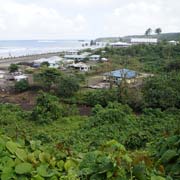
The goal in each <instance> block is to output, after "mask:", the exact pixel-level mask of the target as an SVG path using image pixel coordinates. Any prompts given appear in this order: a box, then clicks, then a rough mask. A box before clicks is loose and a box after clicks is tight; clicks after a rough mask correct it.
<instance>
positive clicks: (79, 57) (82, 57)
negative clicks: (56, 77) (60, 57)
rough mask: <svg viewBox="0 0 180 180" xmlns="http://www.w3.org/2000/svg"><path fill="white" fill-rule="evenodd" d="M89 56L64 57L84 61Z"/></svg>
mask: <svg viewBox="0 0 180 180" xmlns="http://www.w3.org/2000/svg"><path fill="white" fill-rule="evenodd" d="M86 58H87V56H86V55H65V56H64V59H72V60H75V61H84V60H85V59H86Z"/></svg>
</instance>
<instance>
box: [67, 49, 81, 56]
mask: <svg viewBox="0 0 180 180" xmlns="http://www.w3.org/2000/svg"><path fill="white" fill-rule="evenodd" d="M78 53H79V51H78V50H69V51H65V55H78Z"/></svg>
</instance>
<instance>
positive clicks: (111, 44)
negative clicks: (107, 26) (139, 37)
mask: <svg viewBox="0 0 180 180" xmlns="http://www.w3.org/2000/svg"><path fill="white" fill-rule="evenodd" d="M131 45H132V44H130V43H126V42H116V43H110V46H111V47H113V48H121V47H129V46H131Z"/></svg>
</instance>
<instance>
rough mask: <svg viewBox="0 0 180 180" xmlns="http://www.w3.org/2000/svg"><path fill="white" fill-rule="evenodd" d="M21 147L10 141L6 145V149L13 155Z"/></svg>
mask: <svg viewBox="0 0 180 180" xmlns="http://www.w3.org/2000/svg"><path fill="white" fill-rule="evenodd" d="M18 147H19V145H18V144H17V143H14V142H12V141H8V142H7V143H6V148H7V149H8V150H9V151H10V152H11V153H12V154H14V153H15V151H16V150H17V148H18Z"/></svg>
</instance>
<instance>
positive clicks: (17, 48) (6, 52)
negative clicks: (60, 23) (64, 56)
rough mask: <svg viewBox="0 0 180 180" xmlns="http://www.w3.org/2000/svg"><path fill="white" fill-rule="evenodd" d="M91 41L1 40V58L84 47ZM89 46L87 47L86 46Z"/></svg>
mask: <svg viewBox="0 0 180 180" xmlns="http://www.w3.org/2000/svg"><path fill="white" fill-rule="evenodd" d="M85 43H89V41H78V40H7V41H0V58H5V57H18V56H25V55H33V54H42V53H49V52H60V51H63V50H70V49H73V50H75V49H82V48H83V46H82V45H83V44H85ZM86 48H87V47H86Z"/></svg>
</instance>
